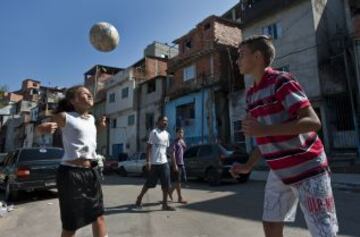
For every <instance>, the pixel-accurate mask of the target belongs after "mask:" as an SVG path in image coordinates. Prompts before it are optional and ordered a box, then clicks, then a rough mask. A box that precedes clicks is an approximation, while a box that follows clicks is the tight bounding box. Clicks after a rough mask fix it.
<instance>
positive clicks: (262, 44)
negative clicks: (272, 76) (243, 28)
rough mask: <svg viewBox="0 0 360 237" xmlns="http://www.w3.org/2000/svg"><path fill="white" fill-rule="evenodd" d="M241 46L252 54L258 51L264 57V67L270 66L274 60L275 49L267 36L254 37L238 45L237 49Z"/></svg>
mask: <svg viewBox="0 0 360 237" xmlns="http://www.w3.org/2000/svg"><path fill="white" fill-rule="evenodd" d="M242 46H246V47H248V48H249V49H250V50H251V51H252V52H255V51H260V53H261V54H262V55H263V56H264V59H265V64H266V65H265V66H267V67H268V66H270V65H271V64H272V62H273V61H274V58H275V47H274V45H273V43H272V40H271V38H270V37H269V36H267V35H254V36H251V37H249V38H247V39H246V40H244V41H242V42H241V43H240V44H239V48H240V47H242Z"/></svg>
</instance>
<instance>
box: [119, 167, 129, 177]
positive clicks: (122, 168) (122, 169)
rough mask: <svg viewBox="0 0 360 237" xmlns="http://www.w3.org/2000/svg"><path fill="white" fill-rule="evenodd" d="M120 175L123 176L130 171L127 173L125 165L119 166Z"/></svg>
mask: <svg viewBox="0 0 360 237" xmlns="http://www.w3.org/2000/svg"><path fill="white" fill-rule="evenodd" d="M119 175H121V176H123V177H126V176H128V173H127V171H126V169H125V168H124V166H121V167H120V168H119Z"/></svg>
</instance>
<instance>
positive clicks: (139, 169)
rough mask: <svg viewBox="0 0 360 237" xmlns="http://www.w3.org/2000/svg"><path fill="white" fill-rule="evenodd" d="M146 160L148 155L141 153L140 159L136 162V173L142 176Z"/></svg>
mask: <svg viewBox="0 0 360 237" xmlns="http://www.w3.org/2000/svg"><path fill="white" fill-rule="evenodd" d="M145 160H146V154H145V153H139V155H138V159H137V160H136V164H135V167H136V170H135V172H136V173H138V174H142V172H143V167H144V166H145Z"/></svg>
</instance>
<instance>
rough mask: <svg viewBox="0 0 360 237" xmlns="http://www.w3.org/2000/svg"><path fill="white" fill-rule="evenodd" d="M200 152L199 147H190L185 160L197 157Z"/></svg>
mask: <svg viewBox="0 0 360 237" xmlns="http://www.w3.org/2000/svg"><path fill="white" fill-rule="evenodd" d="M198 150H199V147H198V146H195V147H190V148H189V150H187V151H185V154H184V158H185V159H189V158H194V157H196V156H197V153H198Z"/></svg>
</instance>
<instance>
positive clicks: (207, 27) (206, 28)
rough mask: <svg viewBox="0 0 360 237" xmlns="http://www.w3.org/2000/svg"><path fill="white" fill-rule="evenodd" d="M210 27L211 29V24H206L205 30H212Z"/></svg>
mask: <svg viewBox="0 0 360 237" xmlns="http://www.w3.org/2000/svg"><path fill="white" fill-rule="evenodd" d="M210 27H211V25H210V23H206V24H205V25H204V30H205V31H207V30H209V29H210Z"/></svg>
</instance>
